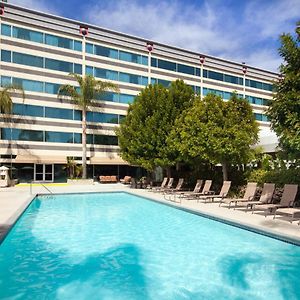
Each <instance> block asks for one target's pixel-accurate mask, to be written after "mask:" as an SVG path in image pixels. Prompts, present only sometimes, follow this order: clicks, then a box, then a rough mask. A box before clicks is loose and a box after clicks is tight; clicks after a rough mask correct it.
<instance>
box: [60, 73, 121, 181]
mask: <svg viewBox="0 0 300 300" xmlns="http://www.w3.org/2000/svg"><path fill="white" fill-rule="evenodd" d="M70 76H71V77H72V78H73V79H75V80H76V81H77V82H78V84H79V88H80V89H79V90H78V89H76V87H74V86H72V85H69V84H66V85H62V86H60V88H59V90H58V95H57V96H58V98H60V99H63V98H65V97H69V98H71V99H72V101H73V104H74V105H75V106H77V107H79V109H81V111H82V168H83V169H82V178H83V179H86V113H87V111H88V110H89V107H90V106H92V104H93V100H94V99H97V98H99V96H100V95H102V94H103V93H104V92H105V91H108V90H114V91H118V90H119V89H118V87H117V86H116V85H115V84H113V83H111V82H106V81H101V80H96V79H95V78H94V77H93V76H91V75H86V76H84V77H82V76H80V75H77V74H73V73H71V74H70Z"/></svg>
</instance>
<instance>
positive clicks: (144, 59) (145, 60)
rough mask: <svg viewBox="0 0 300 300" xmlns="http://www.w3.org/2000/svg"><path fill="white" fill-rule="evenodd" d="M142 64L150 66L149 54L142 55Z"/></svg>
mask: <svg viewBox="0 0 300 300" xmlns="http://www.w3.org/2000/svg"><path fill="white" fill-rule="evenodd" d="M141 64H142V65H145V66H148V57H147V56H144V55H142V62H141Z"/></svg>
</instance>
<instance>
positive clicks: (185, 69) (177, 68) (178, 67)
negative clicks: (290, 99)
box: [151, 58, 273, 91]
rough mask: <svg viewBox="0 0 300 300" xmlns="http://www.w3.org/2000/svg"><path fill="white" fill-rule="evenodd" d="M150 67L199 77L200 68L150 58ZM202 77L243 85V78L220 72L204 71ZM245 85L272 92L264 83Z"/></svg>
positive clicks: (251, 81) (251, 82)
mask: <svg viewBox="0 0 300 300" xmlns="http://www.w3.org/2000/svg"><path fill="white" fill-rule="evenodd" d="M151 66H152V67H155V68H160V69H164V70H168V71H173V72H179V73H184V74H189V75H194V76H199V77H200V76H201V74H200V68H197V67H192V66H188V65H184V64H179V63H175V62H171V61H168V60H163V59H158V58H151ZM203 77H204V78H209V79H213V80H218V81H224V82H228V83H232V84H238V85H243V84H244V81H243V80H244V79H243V77H238V76H233V75H228V74H224V73H221V72H215V71H211V70H206V69H204V70H203ZM245 85H246V86H249V87H252V88H256V89H261V90H267V91H273V85H272V84H269V83H264V82H260V81H255V80H250V79H246V82H245Z"/></svg>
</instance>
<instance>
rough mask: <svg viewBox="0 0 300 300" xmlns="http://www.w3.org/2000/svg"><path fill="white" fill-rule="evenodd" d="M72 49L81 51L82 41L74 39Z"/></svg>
mask: <svg viewBox="0 0 300 300" xmlns="http://www.w3.org/2000/svg"><path fill="white" fill-rule="evenodd" d="M74 50H75V51H82V43H81V42H80V41H76V40H74Z"/></svg>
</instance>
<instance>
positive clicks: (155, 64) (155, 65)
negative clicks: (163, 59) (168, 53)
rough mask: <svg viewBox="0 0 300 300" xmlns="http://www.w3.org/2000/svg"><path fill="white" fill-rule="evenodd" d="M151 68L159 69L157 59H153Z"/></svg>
mask: <svg viewBox="0 0 300 300" xmlns="http://www.w3.org/2000/svg"><path fill="white" fill-rule="evenodd" d="M151 66H152V67H155V68H157V58H153V57H151Z"/></svg>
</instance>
